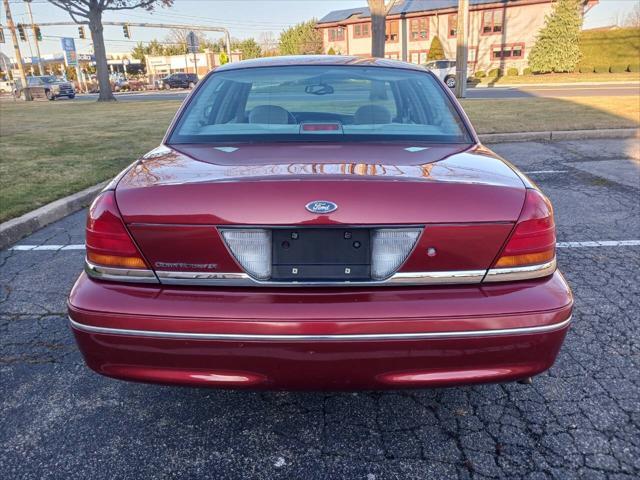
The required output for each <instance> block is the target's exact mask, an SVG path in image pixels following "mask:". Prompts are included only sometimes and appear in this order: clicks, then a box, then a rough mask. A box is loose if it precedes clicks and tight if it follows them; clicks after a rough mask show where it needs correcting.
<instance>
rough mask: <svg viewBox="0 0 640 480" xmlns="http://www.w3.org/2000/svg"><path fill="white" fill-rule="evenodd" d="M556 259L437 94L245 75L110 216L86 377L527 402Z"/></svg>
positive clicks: (283, 67) (81, 325) (109, 198)
mask: <svg viewBox="0 0 640 480" xmlns="http://www.w3.org/2000/svg"><path fill="white" fill-rule="evenodd" d="M381 93H384V95H381ZM372 94H375V95H372ZM555 248H556V230H555V224H554V219H553V209H552V207H551V203H550V202H549V200H548V199H547V198H546V197H545V196H544V194H543V193H542V192H541V191H540V190H539V189H538V187H537V186H536V185H535V184H534V183H533V182H532V181H531V180H529V179H528V178H527V177H526V176H525V175H524V174H523V173H522V172H520V171H518V170H517V169H516V168H515V167H514V166H513V165H511V164H510V163H508V162H506V161H505V160H503V159H502V158H501V157H499V156H498V155H497V154H495V153H493V152H492V151H491V150H490V149H489V148H487V147H486V146H484V145H482V144H481V143H480V140H479V139H478V136H477V134H476V133H475V131H474V129H473V127H472V125H471V124H470V123H469V120H468V119H467V117H466V115H465V114H464V112H463V111H462V107H461V106H460V104H459V103H458V102H457V100H456V99H455V97H454V96H453V94H452V93H451V91H450V90H449V89H448V88H446V87H445V85H444V84H443V83H442V82H441V81H440V80H438V79H437V78H436V77H435V75H434V73H433V72H431V71H428V70H425V69H424V68H422V67H420V66H417V65H413V64H409V63H402V62H394V61H392V60H386V59H363V58H358V57H342V56H337V55H328V56H303V57H273V58H267V59H255V60H246V61H244V62H234V63H230V64H226V65H223V66H221V67H219V68H217V69H216V70H215V71H213V72H211V73H210V74H209V75H208V76H207V77H206V78H205V79H204V80H203V83H202V85H200V86H199V87H198V88H197V89H196V90H195V91H194V93H193V94H192V95H191V96H190V97H189V98H188V99H187V100H186V101H185V102H184V104H183V106H182V108H181V109H180V110H179V111H178V113H177V114H176V117H175V119H174V121H173V123H172V125H171V126H170V127H169V131H168V132H167V134H166V135H165V137H164V139H163V141H162V143H161V145H160V146H159V147H158V148H156V149H154V150H153V151H151V152H149V153H147V154H146V155H144V156H143V157H142V158H140V159H139V160H138V161H137V162H135V163H134V164H132V165H131V166H130V167H129V168H127V169H126V170H125V171H124V172H122V173H121V174H120V175H118V177H117V178H116V179H115V180H114V181H113V182H111V184H110V185H109V186H107V187H106V188H105V189H104V191H103V192H102V193H101V194H100V195H98V197H97V198H96V200H95V201H94V203H93V205H92V206H91V208H90V209H89V214H88V220H87V226H86V264H85V272H84V273H82V274H81V275H80V278H79V279H78V281H77V282H76V284H75V286H74V287H73V290H72V291H71V294H70V297H69V303H68V307H69V316H70V322H71V326H72V329H73V332H74V334H75V337H76V340H77V342H78V345H79V347H80V350H81V351H82V353H83V355H84V358H85V360H86V362H87V364H88V365H89V367H91V368H92V369H94V370H95V371H97V372H99V373H101V374H103V375H107V376H111V377H115V378H120V379H127V380H137V381H142V382H156V383H169V384H181V385H191V386H208V387H219V388H220V387H224V388H249V389H285V390H293V389H307V390H338V389H342V390H357V389H369V390H370V389H381V388H398V389H404V388H408V387H419V388H424V387H441V386H452V385H458V384H473V383H486V382H506V381H514V380H527V381H528V380H529V379H530V378H529V377H532V376H534V375H537V374H539V373H541V372H543V371H545V370H547V369H548V368H549V367H551V365H552V364H553V362H554V361H555V358H556V355H557V354H558V351H559V350H560V347H561V345H562V343H563V341H564V337H565V334H566V333H567V330H568V329H569V324H570V322H571V311H572V305H573V299H572V295H571V291H570V289H569V286H568V285H567V283H566V281H565V279H564V277H563V276H562V274H561V273H560V272H559V271H558V270H557V269H556V251H555Z"/></svg>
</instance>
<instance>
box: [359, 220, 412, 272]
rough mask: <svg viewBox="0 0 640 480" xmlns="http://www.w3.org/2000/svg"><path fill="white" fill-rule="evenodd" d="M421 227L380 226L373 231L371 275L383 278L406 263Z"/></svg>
mask: <svg viewBox="0 0 640 480" xmlns="http://www.w3.org/2000/svg"><path fill="white" fill-rule="evenodd" d="M420 232H421V229H419V228H378V229H376V230H373V231H372V232H371V277H372V278H373V279H374V280H383V279H385V278H387V277H388V276H390V275H391V274H393V273H395V271H396V270H397V269H398V268H399V267H400V265H402V264H403V263H404V261H405V260H406V259H407V257H408V256H409V254H410V253H411V250H413V247H414V245H415V244H416V240H418V237H419V236H420Z"/></svg>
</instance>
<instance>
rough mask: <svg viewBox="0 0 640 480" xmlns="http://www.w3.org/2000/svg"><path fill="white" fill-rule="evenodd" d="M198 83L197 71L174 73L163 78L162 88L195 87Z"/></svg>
mask: <svg viewBox="0 0 640 480" xmlns="http://www.w3.org/2000/svg"><path fill="white" fill-rule="evenodd" d="M196 83H198V76H197V75H196V74H195V73H172V74H171V75H169V76H168V77H164V78H163V79H162V84H161V85H160V86H161V88H165V89H168V88H193V87H195V86H196Z"/></svg>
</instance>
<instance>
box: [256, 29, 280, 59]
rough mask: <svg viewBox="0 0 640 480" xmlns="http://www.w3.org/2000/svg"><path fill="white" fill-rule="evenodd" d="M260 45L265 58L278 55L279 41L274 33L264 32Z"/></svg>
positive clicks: (260, 38)
mask: <svg viewBox="0 0 640 480" xmlns="http://www.w3.org/2000/svg"><path fill="white" fill-rule="evenodd" d="M258 44H259V45H260V50H261V51H262V55H263V56H267V57H272V56H275V55H277V54H278V39H277V38H276V37H275V35H274V34H273V32H262V33H261V34H260V37H259V40H258Z"/></svg>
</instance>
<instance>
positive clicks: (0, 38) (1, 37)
mask: <svg viewBox="0 0 640 480" xmlns="http://www.w3.org/2000/svg"><path fill="white" fill-rule="evenodd" d="M0 43H4V30H3V29H2V27H0Z"/></svg>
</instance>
